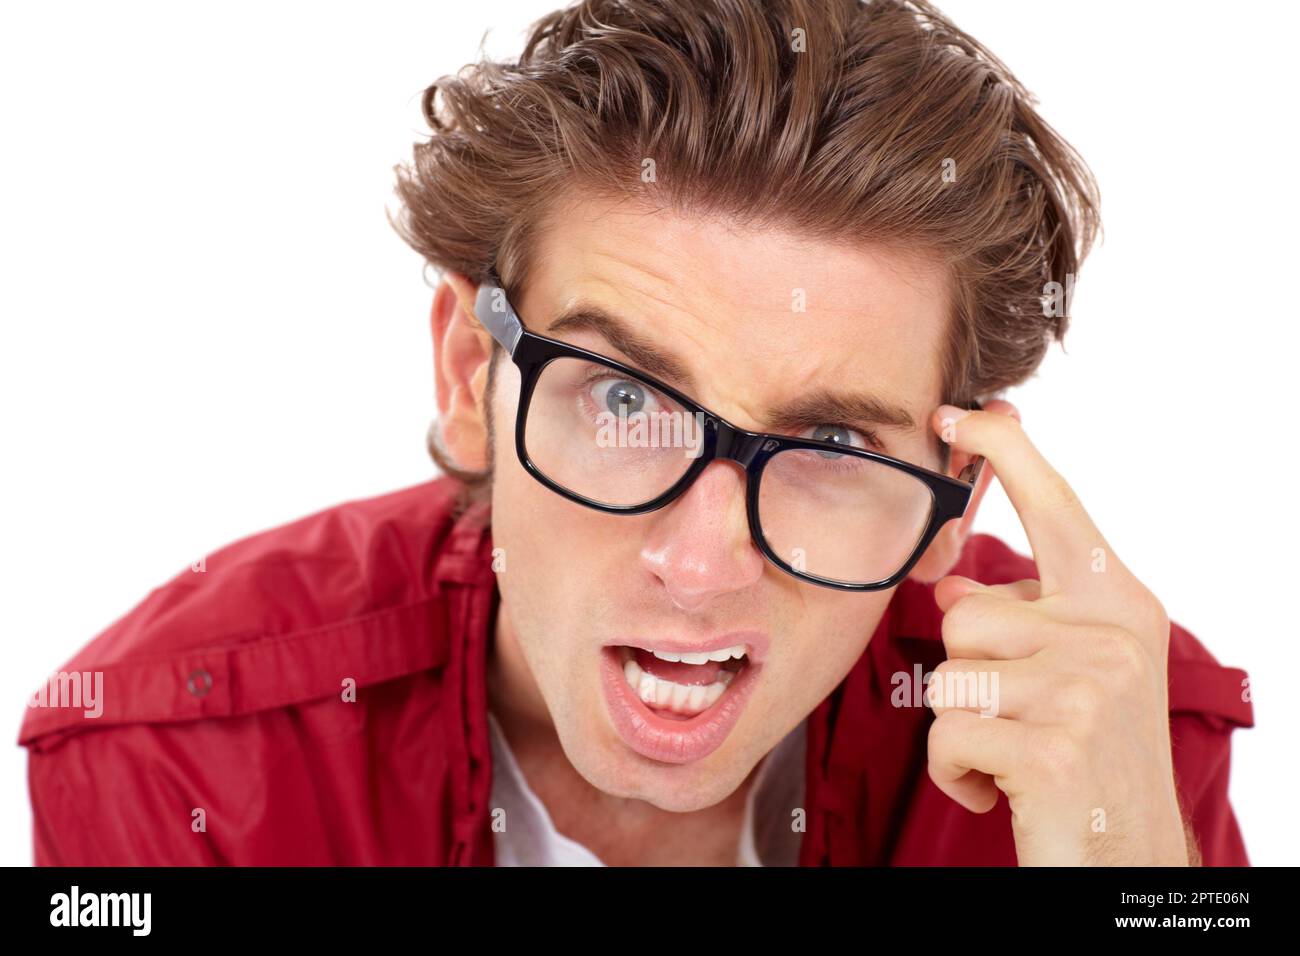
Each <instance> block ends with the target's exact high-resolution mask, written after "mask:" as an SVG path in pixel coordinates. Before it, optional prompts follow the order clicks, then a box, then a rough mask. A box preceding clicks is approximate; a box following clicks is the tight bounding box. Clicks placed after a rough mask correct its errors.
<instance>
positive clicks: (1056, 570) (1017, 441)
mask: <svg viewBox="0 0 1300 956" xmlns="http://www.w3.org/2000/svg"><path fill="white" fill-rule="evenodd" d="M933 425H934V428H935V430H936V431H937V432H938V433H939V437H940V438H942V439H943V440H944V441H945V442H947V443H948V444H949V445H951V446H952V447H953V448H957V449H960V450H961V451H964V452H968V453H970V454H974V455H981V456H983V457H984V458H985V459H986V460H987V462H988V464H990V465H992V467H993V471H994V473H995V474H996V475H997V477H998V481H999V482H1001V483H1002V487H1003V488H1005V489H1006V492H1007V497H1008V498H1009V499H1010V500H1011V504H1012V506H1013V507H1014V508H1015V509H1016V514H1018V515H1019V516H1020V522H1021V524H1023V525H1024V527H1025V533H1026V534H1027V535H1028V536H1029V545H1030V547H1031V548H1032V549H1033V553H1034V563H1035V564H1036V565H1037V566H1038V575H1039V579H1040V580H1041V581H1042V588H1043V594H1044V596H1046V595H1048V594H1052V593H1055V592H1056V591H1059V590H1061V586H1062V585H1063V584H1065V583H1066V582H1082V581H1084V580H1086V579H1085V578H1084V575H1085V574H1088V573H1089V570H1090V567H1091V564H1092V562H1094V561H1095V559H1096V556H1097V550H1098V549H1100V550H1101V551H1102V552H1103V554H1105V553H1107V552H1109V547H1108V546H1107V544H1106V541H1105V539H1104V538H1103V537H1102V534H1101V532H1100V531H1099V530H1098V529H1097V526H1096V525H1095V524H1093V522H1092V518H1090V517H1089V516H1088V512H1087V511H1085V510H1084V507H1083V503H1082V502H1081V501H1080V500H1079V497H1078V495H1076V494H1075V493H1074V489H1073V488H1071V487H1070V485H1069V483H1068V482H1067V481H1066V480H1065V479H1064V478H1063V477H1062V476H1061V475H1060V473H1059V472H1057V471H1056V469H1055V468H1053V467H1052V466H1051V464H1049V463H1048V461H1047V459H1046V458H1044V457H1043V456H1042V453H1041V452H1039V450H1038V449H1037V448H1036V447H1035V446H1034V443H1033V442H1031V441H1030V440H1029V436H1028V435H1027V434H1026V433H1025V430H1024V429H1023V428H1022V427H1021V425H1020V423H1019V422H1018V421H1016V420H1015V419H1014V418H1012V417H1010V416H1009V415H999V414H996V413H994V412H985V411H968V410H966V409H962V408H957V407H955V406H953V405H940V406H939V407H938V408H937V409H936V410H935V413H934V415H933Z"/></svg>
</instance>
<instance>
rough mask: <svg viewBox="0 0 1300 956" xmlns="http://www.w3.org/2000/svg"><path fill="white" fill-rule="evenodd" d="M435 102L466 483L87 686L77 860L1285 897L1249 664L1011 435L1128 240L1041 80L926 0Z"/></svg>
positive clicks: (270, 543)
mask: <svg viewBox="0 0 1300 956" xmlns="http://www.w3.org/2000/svg"><path fill="white" fill-rule="evenodd" d="M424 105H425V112H426V116H427V118H428V120H429V122H430V124H431V126H432V128H433V135H432V137H431V139H430V141H429V142H428V143H424V144H421V145H419V146H418V147H417V149H416V156H415V161H414V163H413V164H412V165H411V166H410V167H407V168H403V169H401V170H400V172H399V183H398V192H399V195H400V197H401V199H402V202H403V207H404V208H403V214H402V216H401V218H400V220H399V222H398V223H397V225H398V228H399V230H400V231H401V233H402V235H403V236H404V238H406V239H407V241H408V242H410V243H411V244H412V245H413V246H414V247H415V248H416V249H417V250H419V251H420V252H421V253H422V254H423V255H424V257H425V258H426V260H427V261H428V262H430V263H432V264H434V265H435V266H436V267H438V268H439V269H440V270H441V271H442V273H443V278H442V281H441V283H440V285H439V287H438V289H437V293H436V295H435V297H434V302H433V310H432V333H433V338H434V346H435V350H434V358H435V367H436V380H437V396H438V412H439V414H438V423H437V425H438V427H437V429H436V431H435V432H434V433H433V435H432V438H433V441H432V442H431V448H432V450H433V452H434V454H435V458H436V459H437V460H438V461H439V462H440V463H441V464H442V465H443V466H444V468H445V470H446V471H448V472H449V474H450V477H446V478H442V479H439V480H436V481H433V482H429V483H427V484H424V485H420V486H417V487H415V488H410V489H405V490H403V491H399V492H395V493H392V494H388V495H384V496H381V497H378V498H374V499H370V500H367V501H362V502H353V503H349V504H345V505H341V506H338V507H336V508H333V509H330V510H328V511H326V512H323V513H321V514H318V515H314V516H312V517H309V518H306V519H303V520H300V521H297V522H294V523H292V524H289V525H286V526H284V527H281V528H277V529H273V530H271V531H268V532H263V533H261V534H259V535H255V536H253V537H251V538H248V539H245V540H243V541H240V542H237V543H235V544H233V545H231V546H229V547H228V548H225V549H223V550H221V551H218V552H216V553H214V554H212V555H209V556H208V557H207V559H206V561H205V568H204V573H203V574H190V573H185V574H182V575H180V576H179V577H178V578H177V579H175V580H174V581H172V582H171V583H169V584H168V585H166V586H165V587H163V588H161V589H159V590H157V591H155V592H154V593H153V594H151V595H150V596H149V597H148V598H147V599H146V600H145V601H144V602H143V603H142V604H141V605H140V606H139V607H137V608H136V609H135V610H134V611H132V612H131V613H130V614H128V615H127V616H126V617H125V618H124V619H122V620H121V621H119V622H117V623H116V624H114V625H113V626H112V627H111V628H109V629H108V631H106V632H105V633H104V634H103V635H101V636H100V637H99V638H98V639H97V640H96V641H94V642H92V643H91V644H90V645H89V646H88V647H87V648H86V649H85V650H83V651H82V653H81V654H80V655H78V656H77V658H75V659H74V660H73V661H72V662H71V663H70V664H69V665H67V667H66V668H65V669H64V672H65V673H68V674H82V675H85V674H90V675H102V681H103V693H102V713H101V714H100V715H99V716H98V717H93V718H92V717H89V716H87V715H86V713H85V712H84V711H82V710H77V709H72V708H66V707H53V706H45V707H36V708H33V709H32V710H31V711H30V712H29V714H28V718H27V721H26V722H25V724H24V729H23V733H22V738H21V741H22V743H24V744H25V745H27V746H28V747H29V748H30V749H31V762H30V777H31V789H32V799H33V806H34V810H35V818H36V857H37V862H38V863H164V864H165V863H235V864H252V863H277V864H278V863H311V864H386V863H431V864H453V865H464V864H469V865H476V864H491V863H523V864H556V863H590V864H598V863H604V864H732V863H737V862H740V863H758V864H776V865H780V864H792V863H799V864H804V865H817V864H834V865H839V864H885V863H895V864H972V863H973V864H1012V863H1017V862H1018V863H1020V864H1026V865H1043V864H1097V863H1100V864H1117V865H1148V864H1174V865H1185V864H1189V863H1191V864H1196V863H1205V864H1212V865H1214V864H1234V863H1243V862H1245V860H1246V857H1245V850H1244V847H1243V844H1242V841H1241V837H1240V834H1239V831H1238V828H1237V824H1236V821H1235V818H1234V816H1233V813H1232V810H1231V807H1230V805H1229V803H1228V800H1227V782H1228V757H1229V751H1230V735H1231V731H1232V730H1233V728H1235V727H1237V726H1249V725H1250V724H1251V719H1252V718H1251V709H1250V705H1249V703H1248V695H1245V694H1244V693H1243V687H1244V675H1243V674H1242V673H1241V672H1240V671H1237V670H1232V669H1228V668H1224V667H1221V666H1220V665H1218V664H1217V662H1215V661H1214V660H1213V658H1211V656H1210V655H1209V654H1208V653H1207V652H1206V651H1205V650H1204V648H1202V647H1201V645H1200V644H1199V643H1198V642H1197V641H1196V640H1195V639H1194V638H1193V637H1192V636H1191V635H1190V634H1189V633H1187V632H1186V631H1185V630H1183V629H1182V628H1180V627H1178V626H1176V625H1171V623H1170V622H1169V619H1168V617H1167V616H1166V614H1165V611H1164V608H1163V607H1162V605H1161V604H1160V602H1159V601H1158V600H1157V599H1156V598H1155V596H1153V595H1152V594H1151V593H1150V592H1149V591H1148V590H1147V589H1146V588H1145V587H1144V586H1143V585H1142V584H1141V582H1139V581H1138V580H1137V579H1136V578H1135V577H1134V576H1133V575H1132V573H1131V572H1130V571H1129V570H1128V569H1127V568H1126V567H1125V565H1124V564H1123V562H1122V561H1121V560H1120V558H1119V557H1118V555H1117V554H1116V553H1115V551H1114V550H1113V549H1112V548H1111V545H1110V543H1109V541H1108V540H1107V539H1106V538H1105V537H1103V536H1102V533H1101V532H1100V531H1099V530H1098V529H1097V528H1096V527H1095V526H1094V525H1093V523H1092V521H1091V520H1090V518H1089V516H1088V514H1087V512H1086V511H1085V509H1084V507H1083V505H1082V504H1081V503H1080V502H1079V500H1078V499H1077V497H1076V496H1075V495H1074V494H1073V492H1072V491H1071V489H1070V487H1069V485H1068V484H1067V483H1066V481H1065V480H1064V479H1063V478H1062V477H1061V476H1060V475H1059V474H1058V473H1057V472H1056V471H1055V470H1054V469H1053V468H1052V467H1051V466H1050V465H1049V464H1048V463H1047V462H1046V461H1045V460H1044V459H1043V457H1042V456H1041V455H1040V454H1039V453H1038V452H1037V451H1036V449H1035V447H1034V445H1033V444H1032V442H1031V440H1030V438H1029V436H1028V434H1027V432H1026V431H1025V430H1024V429H1022V428H1021V427H1020V425H1019V414H1018V412H1017V410H1016V409H1014V408H1013V407H1012V406H1011V405H1010V404H1009V403H1007V402H1006V401H1003V400H1000V399H999V398H998V397H997V396H998V395H999V394H1001V393H1002V392H1003V391H1004V390H1005V389H1006V388H1008V387H1009V386H1012V385H1014V384H1016V383H1018V382H1020V381H1023V380H1024V379H1025V378H1026V377H1027V376H1028V375H1029V374H1030V373H1031V372H1032V371H1033V370H1034V369H1035V368H1036V367H1037V365H1038V363H1039V361H1040V360H1041V358H1042V355H1043V353H1044V351H1045V349H1046V347H1047V345H1048V344H1049V342H1050V341H1052V340H1054V339H1057V338H1060V337H1061V336H1062V335H1063V334H1064V331H1065V326H1066V313H1065V312H1064V311H1062V310H1061V309H1059V308H1057V306H1058V305H1059V302H1058V301H1057V299H1058V297H1059V293H1060V290H1062V289H1066V288H1069V287H1070V286H1072V284H1073V282H1074V277H1075V274H1076V273H1077V271H1078V267H1079V265H1080V263H1081V261H1082V259H1083V257H1084V256H1085V255H1086V253H1087V251H1088V249H1089V247H1090V244H1091V241H1092V238H1093V235H1094V232H1095V229H1096V226H1097V216H1096V207H1097V200H1096V195H1095V187H1094V185H1093V183H1092V180H1091V178H1090V176H1089V174H1088V172H1087V169H1086V167H1085V166H1084V165H1083V163H1082V161H1081V160H1079V158H1078V157H1077V156H1076V155H1075V154H1074V153H1073V151H1072V150H1071V149H1070V147H1069V146H1068V145H1067V144H1066V143H1065V142H1063V141H1062V140H1061V139H1060V138H1059V137H1058V136H1057V135H1056V133H1055V132H1054V131H1053V130H1052V129H1051V128H1050V127H1049V126H1048V125H1047V124H1046V123H1045V122H1044V121H1043V120H1042V119H1041V118H1040V117H1039V116H1038V115H1037V114H1036V113H1035V112H1034V110H1033V109H1032V106H1031V102H1030V98H1029V95H1028V93H1027V92H1026V91H1025V90H1024V89H1023V88H1022V87H1021V86H1020V85H1019V84H1018V83H1017V82H1016V81H1015V79H1014V78H1013V77H1012V76H1011V75H1010V73H1009V72H1008V71H1007V70H1006V68H1005V67H1004V66H1003V65H1002V64H1001V63H999V62H998V61H997V60H996V59H995V58H993V57H992V56H991V54H989V53H988V52H987V51H986V50H984V49H983V47H981V46H980V45H979V44H977V43H976V42H975V41H974V40H972V39H971V38H970V37H968V36H966V35H965V34H963V33H961V32H960V31H959V30H957V29H956V28H955V27H954V26H953V25H952V24H950V23H949V22H947V21H946V20H945V19H944V18H943V17H942V16H941V15H940V14H939V13H938V12H937V11H936V10H934V9H933V8H931V7H929V6H927V5H924V4H906V5H904V4H900V3H895V2H889V0H884V2H872V3H869V4H866V5H860V4H858V3H854V2H849V0H843V2H829V3H828V2H818V3H812V2H799V0H781V2H776V0H774V2H756V0H750V2H742V0H725V2H715V3H708V4H700V3H690V2H685V0H675V2H669V0H661V2H649V0H643V2H630V3H629V2H623V3H615V2H612V0H591V2H585V3H581V4H578V5H577V6H575V7H572V8H570V9H566V10H563V11H560V12H557V13H555V14H552V15H549V16H548V17H546V18H544V19H543V20H541V21H540V22H539V23H538V24H537V25H536V26H535V27H534V30H533V32H532V34H531V36H530V38H529V41H528V43H527V45H526V47H525V50H524V53H523V55H522V56H521V58H520V60H519V62H517V63H506V64H496V63H483V64H480V65H478V66H477V67H476V68H474V69H472V70H468V71H465V72H463V73H462V74H460V75H459V76H458V77H455V78H444V79H443V80H441V81H439V82H438V83H436V84H435V85H434V86H432V87H430V89H429V90H428V91H426V95H425V102H424ZM995 474H996V476H997V478H998V480H999V481H1000V482H1001V483H1002V485H1003V486H1004V488H1005V489H1006V491H1007V493H1008V495H1009V497H1010V499H1011V500H1012V503H1013V504H1014V505H1015V507H1016V509H1017V512H1018V514H1019V515H1020V517H1021V519H1022V521H1023V523H1024V526H1025V529H1026V531H1027V533H1028V536H1029V540H1030V542H1031V544H1032V547H1033V552H1034V557H1033V560H1030V559H1029V558H1026V557H1023V556H1020V555H1017V554H1015V553H1013V552H1011V551H1010V550H1009V549H1008V548H1007V547H1006V546H1005V545H1003V544H1002V543H1001V542H999V541H997V540H995V539H993V538H990V537H988V536H986V535H977V534H972V531H971V526H972V522H973V520H974V517H975V515H976V512H977V509H978V506H979V503H980V501H981V499H982V497H983V495H984V493H985V491H986V490H987V488H988V484H989V482H990V481H991V480H992V478H993V476H994V475H995Z"/></svg>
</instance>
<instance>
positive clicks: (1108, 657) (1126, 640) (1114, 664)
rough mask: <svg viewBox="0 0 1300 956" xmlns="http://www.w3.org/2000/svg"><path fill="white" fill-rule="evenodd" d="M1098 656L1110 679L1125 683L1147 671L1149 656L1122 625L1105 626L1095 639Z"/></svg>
mask: <svg viewBox="0 0 1300 956" xmlns="http://www.w3.org/2000/svg"><path fill="white" fill-rule="evenodd" d="M1094 643H1095V645H1096V651H1097V656H1098V657H1099V659H1100V662H1101V666H1102V668H1103V670H1105V672H1106V675H1107V679H1108V680H1118V681H1122V682H1124V683H1128V682H1129V681H1131V680H1133V679H1135V678H1138V677H1140V676H1141V675H1142V674H1144V673H1145V671H1146V667H1147V663H1148V658H1147V655H1146V652H1145V651H1143V650H1142V646H1141V644H1139V643H1138V640H1137V638H1135V637H1134V636H1133V635H1132V634H1131V633H1129V632H1128V631H1127V630H1125V629H1124V628H1122V627H1116V626H1109V627H1103V628H1101V629H1100V630H1099V631H1098V632H1097V636H1096V639H1095V641H1094Z"/></svg>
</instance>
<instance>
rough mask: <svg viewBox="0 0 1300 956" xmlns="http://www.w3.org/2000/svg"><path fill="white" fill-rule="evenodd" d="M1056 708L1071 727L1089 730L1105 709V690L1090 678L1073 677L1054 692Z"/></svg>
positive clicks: (1063, 682)
mask: <svg viewBox="0 0 1300 956" xmlns="http://www.w3.org/2000/svg"><path fill="white" fill-rule="evenodd" d="M1056 697H1057V706H1058V708H1059V709H1060V710H1061V712H1062V713H1063V715H1064V716H1065V717H1066V719H1067V720H1068V721H1069V722H1070V724H1071V726H1073V727H1076V728H1079V729H1081V730H1085V731H1086V730H1090V729H1091V728H1092V727H1094V726H1095V725H1096V723H1097V722H1098V718H1099V717H1100V716H1101V714H1102V713H1103V712H1104V711H1105V709H1106V690H1105V688H1104V687H1102V686H1101V684H1100V683H1099V682H1097V681H1095V680H1093V679H1092V678H1090V677H1083V676H1078V675H1076V676H1073V677H1070V678H1069V679H1067V680H1065V681H1062V682H1061V685H1060V687H1058V688H1057V692H1056Z"/></svg>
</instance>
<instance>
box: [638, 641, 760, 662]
mask: <svg viewBox="0 0 1300 956" xmlns="http://www.w3.org/2000/svg"><path fill="white" fill-rule="evenodd" d="M745 652H746V649H745V645H744V644H737V645H736V646H735V647H723V648H719V649H718V650H716V651H701V652H699V653H694V654H674V653H672V652H671V651H655V650H652V651H650V653H651V654H653V655H654V656H655V657H657V658H659V659H660V660H661V661H672V662H673V663H682V664H703V663H705V662H706V661H729V660H731V659H732V658H733V657H744V656H745Z"/></svg>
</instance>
